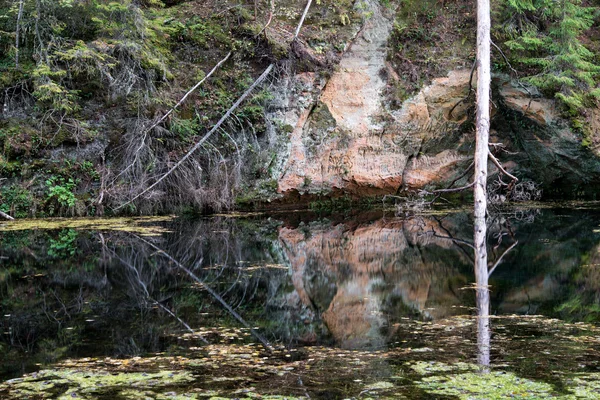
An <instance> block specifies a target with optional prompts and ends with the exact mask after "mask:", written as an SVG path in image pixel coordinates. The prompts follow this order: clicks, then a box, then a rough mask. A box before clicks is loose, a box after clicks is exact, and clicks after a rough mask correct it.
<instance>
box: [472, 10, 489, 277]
mask: <svg viewBox="0 0 600 400" xmlns="http://www.w3.org/2000/svg"><path fill="white" fill-rule="evenodd" d="M477 63H478V68H477V121H476V127H477V132H476V144H475V179H474V182H475V186H474V199H475V205H474V216H475V233H474V244H475V269H476V270H477V269H478V267H479V266H480V265H485V267H486V268H487V253H486V240H485V238H486V233H487V232H486V231H487V227H486V221H485V216H486V211H487V192H486V186H487V173H488V154H489V150H488V141H489V132H490V82H491V77H490V2H489V0H478V1H477Z"/></svg>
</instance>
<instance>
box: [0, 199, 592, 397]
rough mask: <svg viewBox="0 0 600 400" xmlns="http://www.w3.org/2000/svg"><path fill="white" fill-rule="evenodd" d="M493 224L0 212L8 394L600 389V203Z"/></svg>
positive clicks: (574, 392) (439, 215)
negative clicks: (481, 265) (36, 216)
mask: <svg viewBox="0 0 600 400" xmlns="http://www.w3.org/2000/svg"><path fill="white" fill-rule="evenodd" d="M488 224H489V235H488V260H489V270H488V271H479V272H478V273H477V274H475V271H474V268H473V250H472V245H471V244H470V243H471V241H472V236H473V235H472V232H473V220H472V217H471V215H470V213H469V212H467V211H464V210H445V211H444V210H442V211H436V212H432V213H429V214H423V215H401V216H399V215H395V214H394V213H389V212H388V213H384V212H382V211H372V212H369V213H362V214H355V215H348V216H343V215H339V216H338V215H336V216H331V215H330V216H327V217H322V216H318V215H314V214H313V215H310V214H306V213H299V212H298V213H296V212H288V213H285V214H271V215H246V216H242V217H234V216H227V215H223V216H214V217H211V218H202V219H189V218H168V217H163V218H139V219H115V220H52V221H15V222H7V223H0V301H1V303H0V304H1V308H2V310H1V311H2V312H1V315H0V318H1V320H0V324H1V328H2V335H1V336H0V375H1V377H0V381H1V382H2V383H0V398H2V399H23V398H29V399H46V398H48V399H54V398H58V399H73V398H80V399H210V398H213V399H221V398H228V399H233V398H239V399H250V398H254V399H256V398H259V399H260V398H262V399H283V398H288V399H296V398H307V399H308V398H310V399H345V398H357V399H359V398H361V399H363V398H364V399H366V398H407V399H422V398H423V399H427V398H432V399H455V398H459V399H501V398H513V397H518V398H525V399H539V398H564V399H579V398H589V399H597V398H600V364H599V363H600V357H599V356H600V354H599V353H600V327H599V326H598V322H599V321H600V209H595V208H593V207H575V208H573V207H572V208H569V209H561V208H543V209H535V208H527V209H511V210H504V211H497V212H495V213H494V214H493V215H492V216H491V217H490V219H489V221H488ZM488 310H489V315H488V314H487V312H488Z"/></svg>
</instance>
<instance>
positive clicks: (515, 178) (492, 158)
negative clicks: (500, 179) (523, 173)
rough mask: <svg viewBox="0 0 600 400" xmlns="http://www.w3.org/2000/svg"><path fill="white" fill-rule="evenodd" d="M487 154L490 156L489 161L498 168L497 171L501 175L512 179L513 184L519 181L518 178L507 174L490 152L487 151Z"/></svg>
mask: <svg viewBox="0 0 600 400" xmlns="http://www.w3.org/2000/svg"><path fill="white" fill-rule="evenodd" d="M488 154H489V156H490V160H492V162H493V163H494V165H495V166H496V167H498V169H499V170H500V171H502V173H503V174H504V175H506V176H508V177H509V178H510V179H512V180H513V181H515V182H518V181H519V178H517V177H516V176H514V175H512V174H511V173H510V172H508V171H507V170H505V169H504V167H502V164H500V161H498V159H497V158H496V157H495V156H494V155H493V154H492V152H491V151H489V150H488Z"/></svg>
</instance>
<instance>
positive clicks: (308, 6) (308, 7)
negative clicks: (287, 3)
mask: <svg viewBox="0 0 600 400" xmlns="http://www.w3.org/2000/svg"><path fill="white" fill-rule="evenodd" d="M311 4H312V0H308V2H307V3H306V8H305V9H304V13H302V18H300V22H299V23H298V27H297V28H296V32H295V33H294V40H296V38H297V37H298V35H299V34H300V29H302V25H303V24H304V20H305V19H306V15H307V14H308V10H309V9H310V5H311Z"/></svg>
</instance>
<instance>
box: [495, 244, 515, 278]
mask: <svg viewBox="0 0 600 400" xmlns="http://www.w3.org/2000/svg"><path fill="white" fill-rule="evenodd" d="M518 244H519V241H518V240H517V241H516V242H514V243H513V244H512V245H511V246H510V247H509V248H508V249H506V250H505V251H504V253H502V255H501V256H500V258H498V260H496V262H495V263H494V266H493V267H492V268H490V270H489V271H488V278H489V277H490V276H492V273H493V272H494V271H495V270H496V268H497V267H498V265H500V263H501V262H502V259H503V258H504V256H505V255H507V254H508V252H509V251H511V250H512V249H513V248H515V246H516V245H518Z"/></svg>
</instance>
